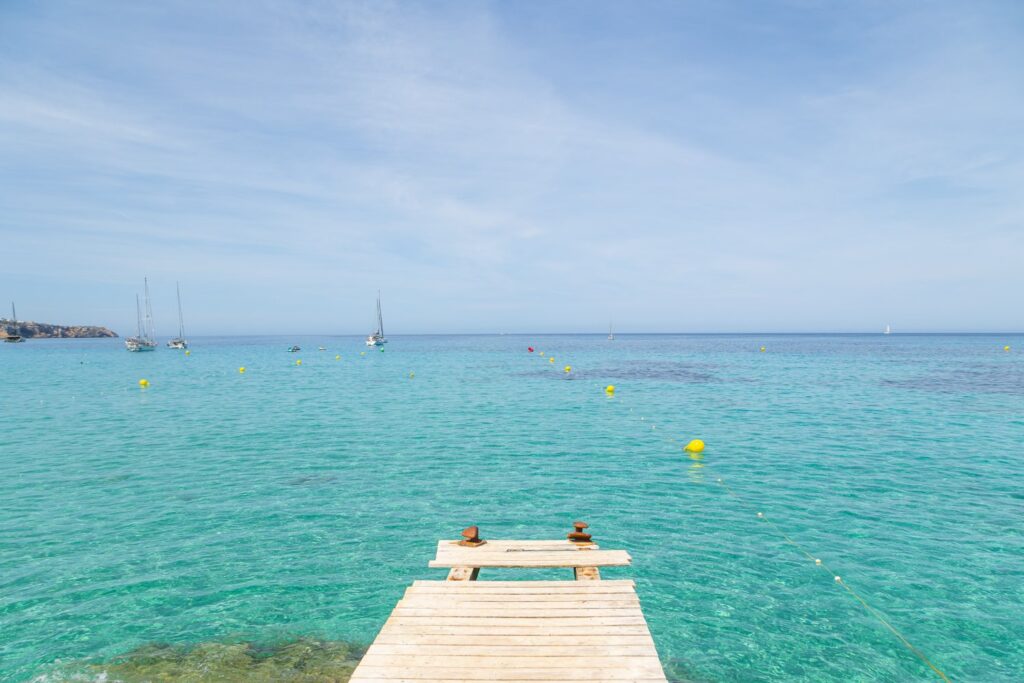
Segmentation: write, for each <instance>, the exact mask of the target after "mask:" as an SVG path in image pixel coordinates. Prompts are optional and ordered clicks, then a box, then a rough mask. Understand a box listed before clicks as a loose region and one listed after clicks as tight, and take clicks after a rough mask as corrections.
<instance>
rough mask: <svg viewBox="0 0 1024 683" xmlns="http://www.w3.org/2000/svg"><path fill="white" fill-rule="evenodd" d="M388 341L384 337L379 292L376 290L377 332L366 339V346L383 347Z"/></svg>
mask: <svg viewBox="0 0 1024 683" xmlns="http://www.w3.org/2000/svg"><path fill="white" fill-rule="evenodd" d="M387 343H388V340H387V339H386V338H385V337H384V316H383V315H382V314H381V311H380V290H377V331H376V332H374V333H373V334H371V335H370V336H369V337H367V338H366V345H367V346H383V345H384V344H387Z"/></svg>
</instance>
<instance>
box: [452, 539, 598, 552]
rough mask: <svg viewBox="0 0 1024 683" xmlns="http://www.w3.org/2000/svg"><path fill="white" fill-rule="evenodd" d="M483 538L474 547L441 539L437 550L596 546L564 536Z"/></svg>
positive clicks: (550, 548)
mask: <svg viewBox="0 0 1024 683" xmlns="http://www.w3.org/2000/svg"><path fill="white" fill-rule="evenodd" d="M485 540H486V541H487V543H484V544H483V545H481V546H477V547H476V548H470V547H468V546H464V545H459V541H457V540H441V541H438V542H437V549H438V551H447V550H479V549H482V548H499V549H501V550H505V549H507V548H517V549H519V548H526V549H534V548H537V549H539V550H552V549H557V548H571V549H574V550H577V549H579V548H581V547H589V548H596V547H597V544H594V545H591V546H578V545H576V544H575V543H572V542H570V541H569V540H568V539H564V538H563V539H561V540H558V539H556V540H551V539H544V540H529V539H527V540H513V539H501V538H499V539H485Z"/></svg>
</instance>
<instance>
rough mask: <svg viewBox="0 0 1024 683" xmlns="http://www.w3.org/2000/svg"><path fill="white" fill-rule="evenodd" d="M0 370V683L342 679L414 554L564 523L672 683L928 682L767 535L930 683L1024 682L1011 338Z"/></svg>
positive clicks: (268, 345)
mask: <svg viewBox="0 0 1024 683" xmlns="http://www.w3.org/2000/svg"><path fill="white" fill-rule="evenodd" d="M292 343H298V344H300V345H302V347H303V349H304V350H303V351H302V353H300V354H290V353H287V351H286V349H287V347H288V346H289V345H291V344H292ZM1007 344H1008V345H1010V346H1011V347H1012V348H1011V350H1010V351H1009V352H1006V351H1004V350H1003V347H1004V345H1007ZM318 345H323V346H325V347H326V348H327V349H328V350H327V351H324V352H318V351H316V350H315V349H316V348H317V346H318ZM762 345H763V346H764V347H765V351H764V352H760V350H759V349H760V347H761V346H762ZM528 346H533V347H534V348H535V349H536V350H537V352H540V351H544V352H545V354H546V355H545V357H540V356H539V353H532V354H531V353H528V351H527V347H528ZM363 351H366V353H365V355H361V352H363ZM336 355H340V356H341V357H340V359H337V360H336V359H335V356H336ZM548 355H553V356H554V357H555V359H556V361H555V362H554V363H551V362H548V360H547V356H548ZM299 358H301V360H302V364H301V365H296V364H295V361H296V360H297V359H299ZM567 364H568V365H571V367H572V371H571V372H570V373H566V372H564V366H565V365H567ZM240 366H245V368H246V372H245V373H244V374H242V373H239V372H238V368H239V367H240ZM410 373H414V376H410ZM0 377H2V384H3V391H2V392H0V434H2V438H3V441H2V446H0V679H2V680H5V681H7V680H10V681H29V680H40V681H60V680H97V681H99V680H106V681H113V680H182V681H184V680H188V681H199V680H235V679H237V680H318V679H322V678H330V677H332V676H336V677H339V678H341V677H343V676H344V672H345V671H347V670H348V669H350V668H351V665H352V663H353V661H354V660H355V658H356V657H358V654H359V652H358V648H359V647H360V646H361V645H362V646H365V645H366V644H368V643H369V642H370V641H371V640H372V639H373V637H374V635H375V634H376V631H377V629H378V628H379V627H380V626H381V624H382V623H383V621H384V619H385V618H386V616H387V614H388V613H389V612H390V611H391V609H392V608H393V606H394V603H395V601H396V600H397V599H398V598H399V597H400V596H401V594H402V592H403V590H404V588H405V586H406V585H407V584H408V583H409V582H411V581H412V580H414V579H422V578H443V577H444V575H445V573H444V571H443V570H430V569H427V567H426V564H427V561H428V560H429V559H430V558H431V557H432V555H433V549H434V546H435V544H436V541H437V540H438V539H439V538H445V537H454V536H456V535H457V534H458V532H459V531H460V530H461V529H462V528H463V527H465V526H467V525H470V524H474V523H475V524H479V525H480V527H481V530H482V534H483V535H484V537H485V538H486V537H488V536H489V537H492V538H501V537H505V538H510V537H511V538H559V537H562V536H563V535H564V534H565V533H566V532H567V531H569V530H570V526H571V522H572V521H573V520H575V519H582V520H585V521H587V522H589V523H590V525H591V531H592V532H593V533H594V536H595V539H596V540H597V541H598V542H599V543H601V544H602V546H603V547H606V548H626V549H628V550H629V551H630V552H631V554H632V555H633V560H634V566H633V567H631V568H624V569H618V570H606V571H604V575H605V576H606V577H612V578H624V577H632V578H635V579H636V582H637V588H638V592H639V594H640V598H641V601H642V602H643V605H644V609H645V612H646V614H647V616H648V621H649V624H650V627H651V630H652V633H653V635H654V638H655V641H656V643H657V645H658V649H659V652H660V654H661V657H662V660H663V662H664V664H665V666H666V668H667V670H668V671H669V673H670V676H671V677H672V678H674V679H675V680H680V681H699V682H719V681H721V682H725V681H794V680H795V681H844V682H845V681H916V680H920V681H928V680H939V679H938V677H937V676H936V675H935V674H934V673H933V672H932V671H931V670H930V669H929V668H928V667H927V666H926V665H924V664H923V663H922V662H921V661H920V660H919V659H918V658H916V657H915V655H914V654H913V653H912V652H910V651H909V650H908V649H907V648H906V647H905V646H904V645H903V644H902V643H901V642H900V641H899V640H898V639H897V638H896V637H895V636H894V635H893V634H892V633H891V632H890V631H888V630H887V629H886V628H885V627H884V626H883V625H882V624H881V623H880V622H879V621H878V620H876V619H875V618H874V617H872V616H871V615H870V614H869V613H868V612H867V611H866V610H865V609H864V608H863V607H862V606H861V604H859V603H858V602H857V601H856V600H855V599H854V598H853V597H852V596H851V595H850V594H848V593H847V592H846V591H845V590H844V589H843V587H842V585H841V584H837V583H836V582H835V581H834V579H833V576H832V575H831V574H830V573H829V572H828V571H824V570H822V569H821V568H819V567H816V566H815V564H814V563H813V561H811V560H809V559H808V558H807V557H805V556H804V555H802V554H801V553H800V552H799V550H798V549H796V548H795V547H794V546H793V545H791V544H790V543H788V542H787V541H786V540H785V538H783V537H781V536H780V535H779V533H778V531H777V529H776V528H775V527H773V526H772V525H771V524H770V523H769V522H767V521H766V519H768V520H770V521H771V523H774V524H775V525H777V527H778V529H781V530H782V531H784V532H785V533H786V534H788V535H789V536H790V538H792V539H793V540H794V541H796V542H797V543H799V544H800V545H801V546H803V547H805V548H807V549H808V550H809V552H810V553H811V554H812V555H813V556H814V557H818V558H821V559H823V560H824V561H825V563H826V565H827V566H828V567H829V569H831V570H832V571H834V572H835V573H838V574H841V575H842V579H843V581H844V582H846V585H848V586H850V587H851V588H853V589H854V590H855V591H856V592H857V594H858V595H860V596H862V597H863V598H865V599H866V600H867V601H868V602H869V604H871V605H872V606H873V607H875V608H876V609H878V610H879V612H880V613H881V614H883V615H884V616H885V617H886V618H887V619H889V621H890V622H891V623H892V624H893V625H894V626H895V627H896V628H897V629H898V630H899V631H900V632H901V633H903V634H904V635H905V636H906V638H907V639H908V640H909V641H910V642H911V643H913V644H914V645H915V646H916V647H918V648H920V650H921V651H922V652H923V653H924V654H925V655H927V657H929V658H930V659H931V660H932V661H933V662H934V663H935V664H936V666H938V667H939V668H940V669H942V670H943V671H944V672H945V673H946V674H947V675H948V676H949V678H950V679H951V680H955V681H984V682H998V681H1020V680H1024V336H1021V335H964V336H943V335H920V336H919V335H891V336H888V337H886V336H882V335H862V336H859V335H835V336H827V335H822V336H814V335H794V336H782V335H774V336H773V335H764V336H745V335H736V336H725V335H723V336H715V335H691V336H687V335H678V336H675V335H621V336H619V338H618V339H616V340H615V341H612V342H610V341H607V340H606V339H605V338H604V336H603V335H601V336H597V335H595V336H550V335H549V336H545V335H537V336H519V335H508V336H422V337H394V338H392V339H391V342H390V343H389V344H388V346H387V350H386V352H384V353H380V352H377V351H372V350H370V351H367V350H366V348H365V347H364V346H363V345H362V340H361V339H360V338H355V337H327V336H324V337H306V338H292V337H289V338H255V337H250V338H198V339H194V340H193V346H192V353H191V355H189V356H185V355H184V354H183V353H182V352H180V351H172V350H170V349H166V348H161V349H159V350H158V351H157V352H155V353H152V354H131V353H127V352H126V351H125V350H124V348H123V345H122V343H121V341H120V340H35V341H29V342H28V343H25V344H20V345H4V344H0ZM140 378H146V379H148V380H149V381H150V386H149V387H148V388H145V389H143V388H140V387H139V385H138V380H139V379H140ZM607 384H614V385H615V386H616V392H615V394H614V396H613V397H609V396H607V395H606V393H605V391H604V387H605V385H607ZM692 438H700V439H703V440H704V441H705V442H706V444H707V448H706V450H705V452H704V453H703V457H702V459H695V458H692V457H690V456H689V455H688V454H686V453H684V452H683V451H682V450H681V448H680V443H684V442H686V441H688V440H689V439H692ZM719 478H720V479H722V480H723V482H724V483H725V485H726V486H728V487H729V490H731V491H733V492H734V493H735V494H736V496H735V497H734V496H733V495H730V494H729V492H728V490H727V489H726V488H725V486H723V485H722V484H719V483H718V479H719ZM758 512H762V513H764V515H765V518H759V517H758V516H757V513H758ZM487 576H491V577H492V578H494V577H498V576H500V577H502V578H511V575H510V574H505V573H499V572H492V573H490V574H487V573H486V572H484V575H483V577H482V578H487ZM518 576H522V575H521V574H520V575H518ZM528 576H529V578H538V575H533V574H530V575H528ZM543 576H544V577H545V578H548V577H560V576H563V573H560V572H555V571H552V572H548V573H546V574H544V575H543ZM563 577H564V578H568V577H569V574H568V572H564V576H563ZM204 672H205V673H204ZM163 675H166V678H161V677H160V676H163ZM175 676H177V678H175Z"/></svg>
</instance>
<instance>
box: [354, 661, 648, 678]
mask: <svg viewBox="0 0 1024 683" xmlns="http://www.w3.org/2000/svg"><path fill="white" fill-rule="evenodd" d="M356 672H357V674H358V675H357V674H356V673H354V674H353V675H352V678H351V679H350V680H352V681H360V680H382V679H383V680H396V679H405V680H437V681H510V680H511V681H592V680H595V679H601V680H607V681H635V680H654V681H664V680H665V674H664V672H662V670H661V666H660V665H657V666H651V665H648V664H643V665H637V666H635V667H629V666H618V667H614V668H612V667H609V668H604V669H601V668H596V669H590V668H587V669H582V668H575V669H574V668H543V667H531V668H520V667H509V668H504V669H501V668H496V669H491V668H482V667H471V666H468V667H447V668H441V667H420V666H408V667H393V666H369V665H366V664H360V665H359V667H358V669H356Z"/></svg>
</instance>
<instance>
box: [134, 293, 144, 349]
mask: <svg viewBox="0 0 1024 683" xmlns="http://www.w3.org/2000/svg"><path fill="white" fill-rule="evenodd" d="M135 330H136V334H135V336H136V337H138V338H139V339H142V307H141V306H140V305H139V295H138V294H136V295H135Z"/></svg>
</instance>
